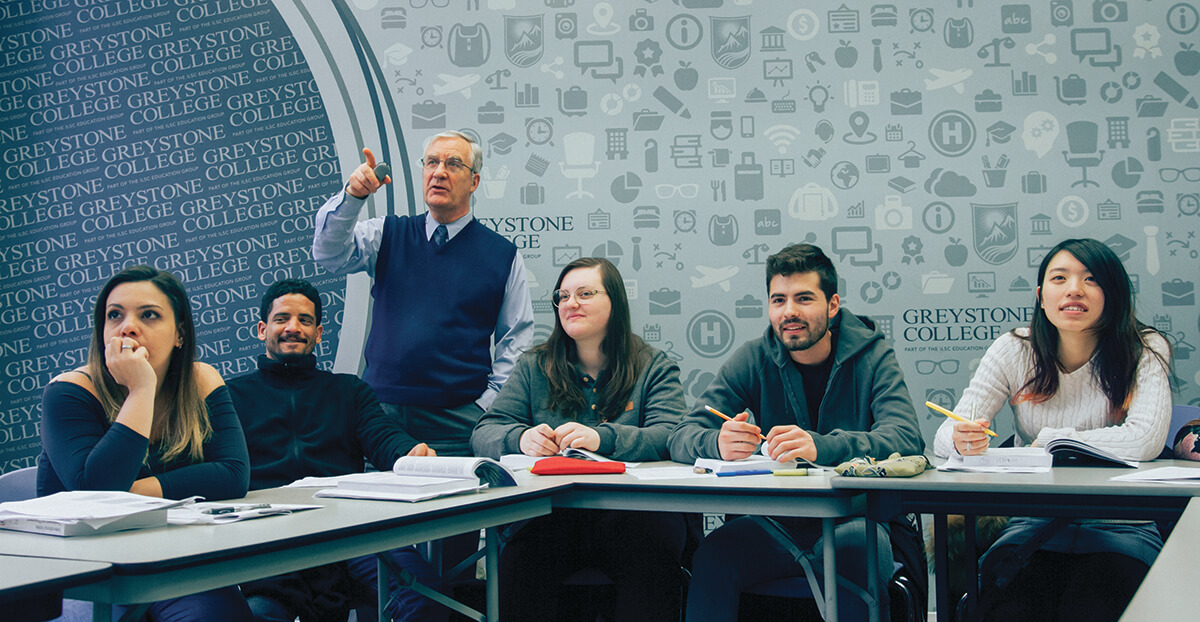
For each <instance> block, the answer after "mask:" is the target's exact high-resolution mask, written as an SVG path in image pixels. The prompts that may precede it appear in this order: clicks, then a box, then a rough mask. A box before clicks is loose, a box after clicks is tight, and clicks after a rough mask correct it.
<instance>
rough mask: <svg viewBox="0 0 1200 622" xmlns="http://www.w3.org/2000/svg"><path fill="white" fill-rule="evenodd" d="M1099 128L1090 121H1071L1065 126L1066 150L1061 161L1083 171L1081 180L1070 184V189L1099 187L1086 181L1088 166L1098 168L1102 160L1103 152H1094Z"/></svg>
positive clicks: (1088, 180) (1101, 150) (1092, 182)
mask: <svg viewBox="0 0 1200 622" xmlns="http://www.w3.org/2000/svg"><path fill="white" fill-rule="evenodd" d="M1099 133H1100V128H1099V126H1097V125H1096V124H1095V123H1093V122H1092V121H1072V122H1070V123H1068V124H1067V147H1068V150H1067V151H1064V152H1062V154H1063V159H1064V160H1066V161H1067V164H1068V165H1069V166H1071V167H1072V168H1078V169H1082V170H1083V179H1080V180H1079V181H1077V182H1075V183H1073V184H1071V187H1072V188H1074V187H1075V186H1083V187H1085V188H1086V187H1087V185H1088V184H1091V185H1093V186H1097V187H1098V186H1099V185H1100V184H1098V183H1096V182H1094V181H1092V180H1090V179H1088V176H1087V170H1088V167H1089V166H1099V165H1100V161H1101V160H1103V159H1104V150H1103V149H1100V150H1099V151H1097V150H1096V142H1097V140H1098V137H1099Z"/></svg>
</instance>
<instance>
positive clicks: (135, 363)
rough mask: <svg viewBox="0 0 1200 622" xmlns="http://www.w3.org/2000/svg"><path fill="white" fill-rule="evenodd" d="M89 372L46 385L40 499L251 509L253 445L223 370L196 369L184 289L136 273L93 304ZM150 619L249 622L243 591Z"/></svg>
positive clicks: (150, 273)
mask: <svg viewBox="0 0 1200 622" xmlns="http://www.w3.org/2000/svg"><path fill="white" fill-rule="evenodd" d="M92 319H93V322H92V323H93V326H92V340H91V346H90V348H89V351H88V360H87V365H86V366H84V367H80V368H79V369H76V370H74V371H70V372H67V373H64V374H62V375H60V376H58V377H57V378H55V379H54V380H53V381H51V382H50V383H49V384H47V385H46V389H45V392H44V395H43V397H42V426H41V431H42V453H41V455H40V456H38V495H39V496H42V495H49V494H53V493H56V492H61V491H64V490H120V491H129V492H133V493H137V494H140V495H146V496H151V497H164V498H168V499H183V498H186V497H191V496H194V495H199V496H202V497H204V498H205V499H208V500H210V501H211V500H217V499H230V498H238V497H244V496H245V495H246V490H247V488H248V486H249V484H250V461H249V457H248V454H247V452H246V439H245V438H244V437H243V436H242V428H241V425H240V424H239V423H238V418H237V413H236V412H235V411H234V409H233V403H232V402H231V401H230V399H229V392H228V390H226V388H225V383H224V382H223V381H222V380H221V376H220V374H219V373H217V370H215V369H213V368H212V366H210V365H208V364H206V363H200V362H197V361H196V360H195V359H196V328H195V326H194V324H193V323H192V310H191V306H190V305H189V303H188V299H187V294H186V293H185V292H184V290H183V285H182V284H181V283H180V282H179V280H178V279H176V278H175V277H174V276H173V275H171V274H170V273H169V272H164V271H162V270H157V269H155V268H151V267H149V266H133V267H130V268H126V269H124V270H122V271H121V272H119V273H117V274H116V275H115V276H113V277H112V278H111V279H109V281H108V283H106V284H105V285H104V288H103V289H101V290H100V294H99V295H98V296H97V298H96V308H95V311H94V313H93V318H92ZM149 613H150V616H151V617H152V618H153V619H156V620H160V619H170V620H249V619H250V610H249V608H247V607H246V602H245V600H244V599H243V598H242V596H241V594H240V593H239V592H238V590H237V587H236V586H231V587H228V588H222V589H217V590H212V591H209V592H203V593H200V594H193V595H191V596H184V597H182V598H176V599H171V600H166V601H161V602H158V603H154V604H153V605H152V606H151V607H150V611H149Z"/></svg>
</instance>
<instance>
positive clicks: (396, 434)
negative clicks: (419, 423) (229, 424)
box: [228, 355, 417, 490]
mask: <svg viewBox="0 0 1200 622" xmlns="http://www.w3.org/2000/svg"><path fill="white" fill-rule="evenodd" d="M228 386H229V392H230V394H231V396H232V397H233V405H234V407H235V408H236V409H237V413H238V418H240V419H241V421H242V430H243V431H244V432H245V434H246V445H247V447H248V448H249V450H250V489H251V490H258V489H261V488H272V487H275V486H283V485H284V484H288V483H291V482H293V481H296V480H298V479H301V478H303V477H308V476H310V475H311V476H319V477H328V476H332V475H345V474H347V473H360V472H362V471H363V457H364V456H365V457H366V458H367V459H368V460H370V461H371V464H373V465H375V467H376V468H378V469H380V470H385V471H386V470H389V469H391V467H392V464H393V463H394V462H395V461H396V459H397V458H399V457H401V456H403V455H405V454H407V453H408V452H409V450H411V449H412V448H413V447H415V446H416V445H417V441H415V440H414V439H413V438H412V437H411V436H409V435H408V434H407V433H406V432H405V431H404V429H403V428H401V427H400V424H399V423H398V422H396V421H393V420H392V419H390V418H388V416H387V415H386V414H384V412H383V409H382V408H380V406H379V401H378V400H377V399H376V398H375V393H374V392H373V391H372V390H371V387H369V386H367V383H365V382H363V381H362V380H360V379H359V378H358V377H357V376H354V375H351V374H334V373H330V372H327V371H323V370H320V369H317V359H316V357H315V356H312V355H310V356H308V357H306V358H305V359H303V360H301V361H299V362H295V363H282V362H280V361H277V360H275V359H271V358H268V357H267V356H266V355H259V357H258V371H256V372H252V373H249V374H246V375H244V376H239V377H237V378H234V379H232V380H230V381H229V382H228Z"/></svg>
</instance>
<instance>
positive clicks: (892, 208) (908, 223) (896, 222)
mask: <svg viewBox="0 0 1200 622" xmlns="http://www.w3.org/2000/svg"><path fill="white" fill-rule="evenodd" d="M912 228H913V213H912V207H911V206H909V205H904V204H903V203H902V202H901V200H900V196H899V195H895V194H890V195H887V196H885V197H884V198H883V204H882V205H876V206H875V230H876V231H907V230H909V229H912Z"/></svg>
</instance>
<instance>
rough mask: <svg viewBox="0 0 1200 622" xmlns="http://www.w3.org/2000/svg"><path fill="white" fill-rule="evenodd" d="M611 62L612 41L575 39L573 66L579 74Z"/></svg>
mask: <svg viewBox="0 0 1200 622" xmlns="http://www.w3.org/2000/svg"><path fill="white" fill-rule="evenodd" d="M611 64H613V45H612V41H576V42H575V66H576V67H578V68H579V70H580V73H581V74H585V73H587V70H588V69H592V68H595V67H608V66H609V65H611Z"/></svg>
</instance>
